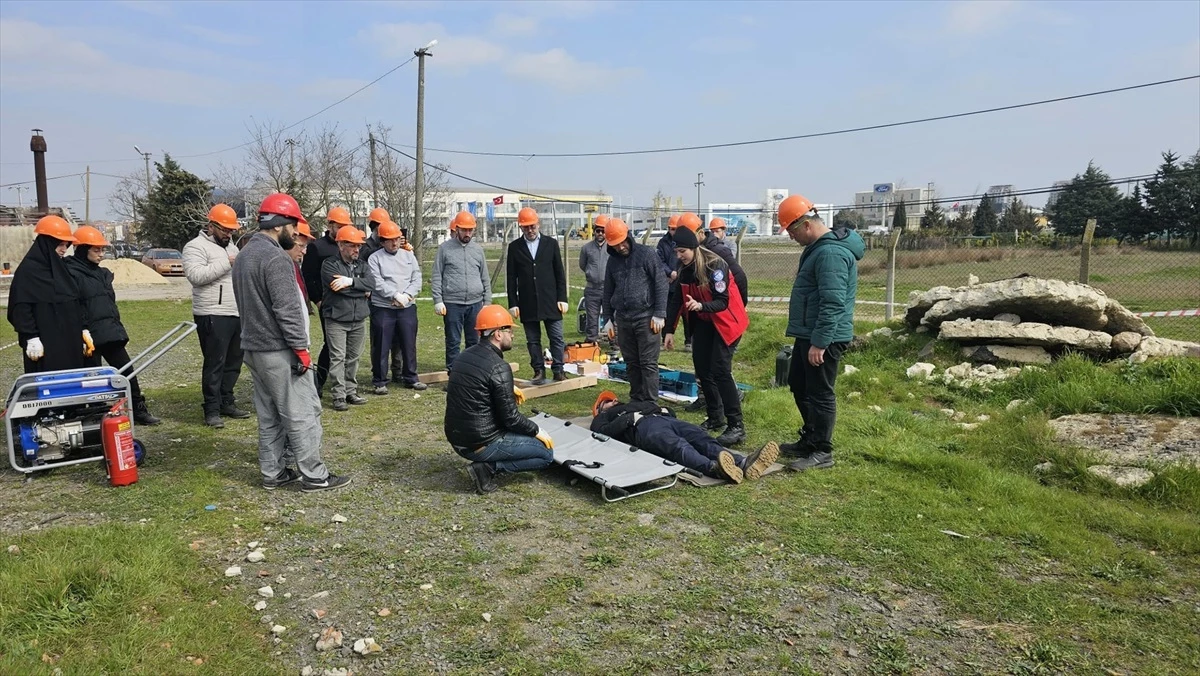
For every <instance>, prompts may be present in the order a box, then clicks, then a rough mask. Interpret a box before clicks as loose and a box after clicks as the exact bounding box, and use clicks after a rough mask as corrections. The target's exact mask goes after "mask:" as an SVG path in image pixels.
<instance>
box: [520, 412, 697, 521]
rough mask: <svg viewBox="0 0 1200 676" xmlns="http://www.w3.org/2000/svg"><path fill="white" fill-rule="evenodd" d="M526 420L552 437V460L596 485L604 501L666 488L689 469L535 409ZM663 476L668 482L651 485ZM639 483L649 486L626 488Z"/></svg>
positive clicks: (677, 481)
mask: <svg viewBox="0 0 1200 676" xmlns="http://www.w3.org/2000/svg"><path fill="white" fill-rule="evenodd" d="M529 419H530V420H532V421H533V422H535V423H537V425H538V426H539V427H541V428H542V430H544V431H545V432H546V433H547V434H549V435H550V436H551V438H553V439H554V462H555V463H556V464H558V465H562V466H563V467H566V468H567V469H569V470H571V471H572V472H574V473H576V474H578V475H579V476H582V477H583V478H585V479H587V480H589V481H592V482H594V483H597V484H599V485H600V496H601V497H602V498H604V501H605V502H617V501H620V500H627V499H629V498H633V497H637V496H639V495H645V494H647V493H653V492H655V491H661V490H666V489H668V488H671V487H673V486H675V485H676V484H677V483H679V473H680V472H692V470H690V469H688V468H686V467H684V466H683V465H680V464H678V463H676V462H672V461H670V460H666V459H664V458H661V457H659V456H657V455H654V454H653V453H649V452H647V451H643V450H642V449H640V448H638V447H636V446H631V445H629V444H624V443H621V442H620V441H617V440H616V439H613V438H611V437H608V436H605V435H603V434H600V433H599V432H593V431H591V430H590V429H588V428H586V427H583V426H581V425H577V424H575V423H573V422H571V421H569V420H562V419H561V418H556V417H554V416H552V415H550V414H549V413H543V412H541V411H538V410H537V409H534V411H533V415H532V416H530V418H529ZM663 479H670V482H669V483H665V484H662V485H651V482H655V481H659V480H663ZM641 485H647V486H649V487H648V488H644V489H642V490H636V491H631V490H629V488H630V487H632V486H641Z"/></svg>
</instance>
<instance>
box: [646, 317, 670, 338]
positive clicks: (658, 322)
mask: <svg viewBox="0 0 1200 676" xmlns="http://www.w3.org/2000/svg"><path fill="white" fill-rule="evenodd" d="M666 323H667V320H666V319H663V318H662V317H651V318H650V330H651V331H653V332H654V333H655V334H658V332H659V331H662V330H663V326H665V325H666Z"/></svg>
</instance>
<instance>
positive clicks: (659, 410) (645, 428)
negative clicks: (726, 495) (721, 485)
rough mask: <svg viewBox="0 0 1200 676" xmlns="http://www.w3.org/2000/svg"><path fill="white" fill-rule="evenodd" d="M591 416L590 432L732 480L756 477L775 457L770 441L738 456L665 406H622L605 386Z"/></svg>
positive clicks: (776, 452)
mask: <svg viewBox="0 0 1200 676" xmlns="http://www.w3.org/2000/svg"><path fill="white" fill-rule="evenodd" d="M592 415H593V416H594V418H593V419H592V425H591V430H592V431H593V432H598V433H600V434H603V435H605V436H607V437H611V438H613V439H616V440H617V441H620V442H622V443H626V444H631V445H633V446H637V447H638V448H640V449H642V450H643V451H646V452H648V453H653V454H654V455H657V456H659V457H660V458H666V459H667V460H670V461H672V462H677V463H679V464H680V465H683V466H684V467H687V468H689V469H694V470H696V471H697V472H700V473H702V474H704V475H705V476H710V477H713V478H715V479H727V480H729V481H732V482H733V483H735V484H740V483H742V480H743V479H751V480H754V479H758V478H760V477H761V476H762V475H763V472H765V471H766V469H767V468H768V467H770V466H771V463H773V462H775V459H776V458H778V457H779V445H778V444H776V443H775V442H774V441H771V442H768V443H767V444H766V445H765V446H763V447H762V448H760V449H758V450H757V451H755V452H753V453H751V454H750V455H740V454H738V453H734V452H733V451H731V450H729V449H728V448H724V447H722V446H721V444H718V443H717V441H716V439H713V438H712V437H710V436H709V435H708V433H707V432H705V431H704V430H703V429H701V428H700V426H699V425H693V424H692V423H690V422H686V421H683V420H679V419H678V418H676V417H675V413H674V412H673V411H672V410H671V409H669V408H666V407H660V406H659V405H658V404H656V403H654V402H652V401H632V402H630V403H628V404H622V403H621V402H620V401H619V400H618V399H617V395H616V394H614V393H613V392H609V391H607V390H605V391H604V392H601V393H600V396H599V397H596V403H595V404H594V405H593V406H592Z"/></svg>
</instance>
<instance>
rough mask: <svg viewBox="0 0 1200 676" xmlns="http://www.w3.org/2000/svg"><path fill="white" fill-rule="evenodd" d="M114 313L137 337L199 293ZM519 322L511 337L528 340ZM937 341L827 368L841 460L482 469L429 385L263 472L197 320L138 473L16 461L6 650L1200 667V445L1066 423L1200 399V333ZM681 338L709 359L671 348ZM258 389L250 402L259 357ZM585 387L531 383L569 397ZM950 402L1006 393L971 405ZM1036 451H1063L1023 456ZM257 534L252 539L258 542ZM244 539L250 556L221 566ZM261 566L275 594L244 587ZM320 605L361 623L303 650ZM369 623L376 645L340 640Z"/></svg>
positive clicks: (3, 612) (437, 665)
mask: <svg viewBox="0 0 1200 676" xmlns="http://www.w3.org/2000/svg"><path fill="white" fill-rule="evenodd" d="M976 274H979V273H976ZM981 276H982V275H981ZM421 312H422V315H421V322H422V324H421V326H422V330H421V341H420V358H421V360H422V367H423V368H422V370H435V369H438V368H441V366H442V364H441V329H440V322H439V321H437V318H435V317H434V316H433V315H432V312H431V310H430V308H429V307H428V304H426V305H425V306H423V307H422V309H421ZM122 313H123V315H124V317H125V318H126V323H127V325H128V328H129V330H130V334H131V335H132V336H133V343H134V346H137V345H145V344H147V343H148V342H149V341H150V340H152V339H153V338H154V337H156V336H157V335H159V334H161V333H162V332H163V331H165V330H166V329H167V328H169V327H170V326H171V325H173V324H174V323H176V322H179V321H182V320H185V319H187V318H188V316H189V313H190V305H189V304H188V303H186V302H182V303H167V302H139V303H125V304H123V306H122ZM783 325H784V319H783V318H782V317H774V316H770V317H768V316H761V315H756V316H755V318H754V325H753V327H752V329H751V334H750V335H749V336H748V337H747V338H746V340H745V341H744V342H743V345H742V346H741V348H740V349H739V351H738V353H737V357H736V363H735V368H736V370H737V377H738V379H739V380H740V381H742V382H746V383H750V384H752V385H754V386H755V388H756V390H755V391H754V392H752V393H750V395H749V396H748V397H747V402H746V414H747V425H748V427H749V430H750V433H751V441H750V443H748V444H746V446H747V447H753V446H755V445H757V444H760V443H762V442H764V441H766V440H768V439H780V440H787V439H789V438H790V437H791V435H794V434H795V429H796V427H797V425H798V422H799V421H798V417H797V415H796V413H795V409H794V406H793V404H792V402H791V398H790V395H789V394H788V393H787V392H786V391H783V390H779V389H773V388H769V387H767V385H768V384H769V382H770V380H771V378H772V374H773V371H774V366H773V361H774V356H775V353H776V351H777V350H778V349H779V346H780V345H781V344H782V343H783V341H784V339H783ZM5 328H6V329H7V327H5ZM572 328H573V322H569V326H568V338H569V339H570V338H571V336H572V334H573V331H572V330H571V329H572ZM869 328H872V327H871V326H870V325H863V326H861V327H860V329H869ZM8 340H10V339H8V338H5V339H3V340H0V343H4V342H7V341H8ZM516 342H517V345H518V347H517V349H516V350H514V352H513V353H511V355H512V357H511V358H510V360H511V361H518V362H522V363H524V362H526V359H527V357H526V355H525V353H524V351H523V349H522V347H523V346H521V337H520V335H519V334H518V337H517V340H516ZM922 345H923V341H922V340H921V337H920V336H916V337H910V338H904V339H902V340H886V341H883V342H881V343H876V344H870V345H868V346H867V347H866V348H864V349H861V350H858V351H855V352H852V353H850V354H849V355H847V357H846V359H845V362H846V363H849V364H853V365H855V366H857V367H858V368H859V369H860V371H859V372H858V373H856V374H854V375H851V376H846V377H843V378H841V379H840V380H839V382H838V392H839V406H840V411H839V423H838V432H837V437H836V442H837V446H838V449H839V450H838V453H837V456H838V465H837V467H836V468H834V469H833V470H830V471H826V472H820V473H816V474H811V473H810V474H803V475H800V474H788V473H785V474H780V475H773V476H770V477H767V478H765V479H763V480H762V481H760V482H756V483H752V484H746V485H742V486H738V487H718V488H708V489H696V488H691V487H684V486H681V487H677V488H675V489H672V490H669V491H663V492H659V493H655V494H652V495H650V496H646V497H641V498H636V499H633V500H630V501H627V502H621V503H615V504H611V505H609V504H604V503H603V502H602V501H601V500H600V499H599V497H598V491H597V490H596V488H595V487H594V486H592V485H590V484H586V483H577V482H572V481H571V475H569V474H567V473H564V472H561V471H557V470H555V471H548V472H544V473H540V474H536V475H522V476H519V477H517V478H515V479H514V480H512V481H511V482H509V483H508V484H507V485H506V486H505V487H504V488H503V490H501V491H500V492H499V493H497V494H493V495H490V496H486V497H479V496H475V495H473V494H472V493H471V492H470V490H469V489H470V485H469V482H468V480H467V478H466V476H465V474H464V473H463V471H462V468H463V466H464V464H465V463H464V462H463V461H462V460H461V459H459V458H458V457H457V456H456V455H454V454H453V452H451V450H450V449H449V448H448V447H447V445H446V443H445V441H444V439H443V438H442V432H441V423H442V417H443V414H444V395H443V394H442V393H441V392H440V391H437V390H433V389H431V390H430V391H428V392H426V393H424V394H423V396H421V397H420V398H416V397H414V393H413V392H411V391H407V390H399V391H393V392H392V393H391V394H389V395H388V396H387V397H371V401H370V403H369V404H368V405H366V406H362V407H356V408H354V409H353V410H351V411H350V412H348V413H344V414H339V413H335V412H333V411H330V410H328V409H327V410H326V411H325V412H324V414H323V423H324V428H325V437H324V448H325V458H326V460H327V461H328V462H329V464H330V466H331V467H332V468H333V470H334V471H336V472H340V473H349V474H351V475H353V476H354V479H355V483H354V484H353V485H352V486H351V487H350V488H349V489H348V490H346V491H342V492H339V493H334V494H327V495H321V494H318V495H304V494H301V493H299V492H296V491H291V490H286V489H285V490H280V491H275V492H266V491H263V490H262V489H260V488H259V487H258V486H257V480H258V468H257V460H256V455H255V425H254V421H253V419H251V420H247V421H231V422H230V423H229V424H228V426H227V427H226V428H225V429H224V430H221V431H215V430H211V429H209V428H206V427H204V426H203V425H202V416H201V411H200V406H199V398H200V393H199V387H198V385H197V384H196V375H195V374H196V373H197V372H198V370H199V364H200V360H199V350H198V348H197V346H196V343H195V340H194V339H189V340H188V341H185V343H184V344H183V345H181V346H180V348H178V349H177V350H176V351H175V352H173V353H172V354H171V356H170V357H169V358H168V359H166V360H164V362H163V363H161V364H159V365H156V366H155V367H153V368H152V369H151V370H150V371H148V372H147V373H146V377H145V383H144V385H145V387H147V388H148V391H149V396H150V401H151V404H152V407H153V410H154V411H155V412H156V413H157V414H159V415H161V416H162V417H163V418H164V419H165V421H166V422H165V424H163V425H162V426H160V427H156V428H143V429H141V430H139V433H138V436H139V438H141V439H143V440H144V441H145V442H146V444H147V446H148V448H149V450H150V455H149V459H148V462H147V464H146V466H144V467H143V468H142V471H141V480H140V481H139V482H138V483H137V484H136V485H134V486H132V487H128V488H121V489H116V488H111V487H109V486H107V484H106V481H105V479H104V476H103V471H102V470H101V469H100V468H99V467H98V466H95V465H85V466H81V467H77V468H67V469H63V470H56V471H54V472H52V473H50V474H49V475H44V476H38V477H37V478H35V479H34V480H33V481H31V482H28V483H25V482H23V481H22V480H21V479H20V478H19V477H18V476H17V475H16V474H15V473H12V472H9V473H6V474H5V475H4V476H3V477H2V478H0V545H2V546H3V548H5V549H7V548H9V547H10V546H14V545H15V546H16V547H18V548H19V553H11V552H10V553H5V552H4V551H0V673H14V674H15V673H21V674H42V673H44V674H50V673H52V672H53V671H54V670H55V669H61V670H62V672H63V673H65V674H85V673H86V674H94V673H146V674H175V673H184V674H193V673H195V674H202V673H212V674H232V673H236V674H285V673H290V674H295V673H297V672H298V670H299V668H300V667H302V666H305V665H311V666H314V667H316V668H317V673H318V674H319V673H321V669H323V668H334V667H348V668H350V669H351V670H353V671H354V672H355V673H380V674H382V673H435V672H436V673H462V674H482V673H497V672H500V671H503V672H505V673H514V674H533V673H584V674H601V673H603V674H610V673H627V674H642V673H663V674H678V673H684V674H691V673H731V674H732V673H737V674H744V673H821V674H824V673H839V672H841V673H932V672H955V673H1014V674H1034V673H1061V672H1078V673H1150V674H1186V673H1196V672H1197V671H1200V644H1197V642H1196V640H1195V637H1196V636H1197V635H1198V634H1200V594H1198V593H1197V590H1198V589H1200V520H1197V518H1196V515H1197V513H1200V472H1198V471H1196V470H1194V469H1183V468H1159V469H1160V471H1159V473H1158V476H1157V477H1156V478H1155V479H1154V480H1153V481H1152V482H1151V483H1149V484H1147V485H1146V486H1143V487H1141V488H1138V489H1122V488H1117V487H1115V486H1113V485H1111V484H1107V483H1105V482H1103V481H1101V480H1099V479H1096V478H1094V477H1092V476H1091V475H1089V474H1087V473H1086V472H1085V471H1084V469H1085V467H1086V466H1087V465H1088V464H1089V463H1088V456H1087V454H1086V453H1085V452H1083V451H1082V450H1080V449H1076V448H1071V447H1066V446H1062V445H1060V444H1057V443H1055V442H1054V441H1053V440H1052V438H1051V436H1050V434H1049V431H1048V428H1047V426H1046V421H1047V419H1049V418H1051V417H1054V416H1058V415H1061V414H1065V413H1074V412H1089V411H1106V412H1111V411H1130V412H1162V413H1168V414H1175V415H1193V416H1194V415H1200V362H1197V361H1164V362H1156V363H1149V364H1146V365H1142V366H1129V365H1123V364H1122V365H1108V366H1099V365H1096V364H1093V363H1090V362H1087V361H1085V360H1083V359H1078V358H1070V359H1067V360H1064V361H1060V362H1058V363H1056V364H1054V365H1053V366H1052V367H1051V368H1050V369H1048V370H1047V371H1045V372H1042V373H1026V374H1024V375H1022V376H1021V377H1020V378H1018V379H1016V380H1015V381H1013V382H1010V383H1006V384H1003V385H1001V386H999V387H997V388H996V389H995V391H994V392H992V393H990V394H981V393H975V392H964V391H961V390H951V389H948V388H946V387H945V386H942V385H940V384H933V383H912V382H910V381H907V380H906V379H905V378H904V376H903V370H904V368H905V367H907V366H908V365H909V364H911V363H912V362H913V361H914V357H915V354H916V352H917V350H918V349H919V348H920V347H921V346H922ZM955 357H956V355H954V354H953V353H952V352H951V351H950V350H948V349H947V350H945V351H940V352H938V353H936V354H935V355H934V361H936V362H937V363H939V364H940V365H943V366H944V365H948V364H950V363H954V362H955V361H957V360H956V358H955ZM664 362H665V363H667V364H670V365H675V366H680V367H684V368H690V367H689V366H688V364H689V363H690V357H689V356H688V355H685V354H683V353H664ZM363 366H364V368H362V369H360V371H359V373H360V378H362V377H363V374H364V371H365V366H366V364H365V361H364V365H363ZM19 368H20V361H19V355H18V354H17V353H16V350H15V349H10V350H5V351H2V352H0V383H8V382H11V379H12V378H13V377H14V376H15V374H16V373H17V372H18V370H19ZM521 373H522V374H528V373H529V367H528V365H527V364H524V365H523V366H522V368H521ZM615 389H617V390H618V392H622V391H623V388H620V387H617V388H615ZM851 392H859V393H861V394H860V396H857V397H854V398H850V396H849V394H850V393H851ZM238 394H239V398H240V400H241V401H242V402H243V403H245V404H248V403H249V401H250V379H249V374H248V373H244V374H243V377H242V380H241V381H240V383H239V385H238ZM594 397H595V390H582V391H577V392H571V393H567V394H563V395H559V396H556V397H552V398H548V399H542V400H536V405H538V406H539V407H542V408H544V409H545V410H547V411H549V412H551V413H554V414H556V415H561V416H574V415H579V414H581V413H583V412H584V411H585V410H586V409H587V408H588V407H590V404H591V400H592V399H593V398H594ZM1018 398H1019V399H1025V400H1027V402H1028V404H1027V405H1026V406H1023V407H1021V408H1018V409H1016V410H1014V411H1007V410H1006V404H1007V403H1008V402H1009V401H1010V400H1012V399H1018ZM530 403H531V404H534V403H535V402H530ZM872 405H875V406H879V407H881V408H882V411H881V412H875V411H873V410H872V409H870V408H869V407H870V406H872ZM944 407H951V408H954V409H956V410H961V411H965V412H966V413H967V414H968V415H969V416H971V417H975V416H978V415H981V414H986V415H990V416H991V419H990V420H989V421H987V422H984V423H983V424H982V425H981V426H980V427H979V428H978V429H977V430H974V431H970V432H968V431H964V430H962V429H959V428H958V427H957V426H956V425H955V424H954V423H953V422H951V421H950V420H947V419H946V418H945V416H943V415H942V414H940V413H939V412H938V409H940V408H944ZM528 408H529V407H528V406H527V407H526V409H528ZM684 415H685V417H687V418H688V419H691V420H693V421H694V422H698V421H699V417H698V416H695V415H692V414H684ZM1044 461H1053V462H1054V463H1055V469H1054V471H1052V472H1050V473H1048V474H1035V472H1034V470H1033V467H1034V465H1036V464H1038V463H1041V462H1044ZM206 505H212V506H215V508H216V509H215V510H212V511H209V510H206V509H205V507H206ZM335 513H336V514H342V515H345V516H346V517H347V519H348V521H347V522H346V523H344V524H337V523H333V522H331V516H332V515H334V514H335ZM943 530H952V531H955V532H957V533H960V534H963V535H966V536H968V538H966V539H963V538H957V537H951V536H947V535H945V534H943V533H942V532H941V531H943ZM249 541H260V542H261V543H262V547H263V549H264V552H265V554H266V560H265V561H264V562H262V563H259V564H250V563H247V562H245V561H243V560H242V559H243V558H244V556H245V553H246V551H247V544H246V543H247V542H249ZM235 563H240V565H241V567H242V569H243V571H244V574H243V575H242V576H241V577H235V578H226V577H224V575H223V571H224V570H225V568H226V567H227V566H230V565H232V564H235ZM260 570H261V571H262V573H263V574H262V576H261V577H259V575H260ZM266 584H270V585H271V586H272V587H273V591H274V598H272V599H269V600H267V607H266V609H265V610H263V611H255V610H254V609H253V608H252V606H253V605H254V604H255V603H256V602H257V601H259V600H260V597H259V596H258V595H257V594H256V592H255V590H256V589H257V588H258V587H260V586H263V585H266ZM427 584H428V585H432V587H430V588H428V589H423V588H422V586H423V585H427ZM323 592H327V594H325V595H322V593H323ZM384 608H386V609H387V610H388V612H387V613H386V614H381V613H380V610H381V609H384ZM314 610H321V611H324V613H325V615H324V617H323V619H317V618H316V617H315V616H314V614H313V611H314ZM484 613H488V614H489V615H488V617H489V618H490V621H489V620H486V619H484ZM275 624H278V625H281V626H283V627H285V630H284V631H283V633H282V634H280V635H279V636H277V637H276V636H274V635H273V634H272V633H271V631H270V630H271V627H272V625H275ZM326 625H332V626H337V627H338V628H340V629H341V630H342V631H343V632H344V633H345V639H346V646H347V648H346V649H344V650H342V651H337V650H335V651H331V652H325V653H316V652H315V651H314V649H313V644H314V639H313V635H314V634H315V633H317V632H319V631H320V630H321V627H323V626H326ZM365 636H372V637H374V638H375V639H376V640H377V641H379V642H380V643H381V644H382V645H383V646H384V652H383V653H381V654H379V655H376V656H374V657H371V658H369V659H365V658H360V657H358V656H355V655H351V654H348V646H349V645H350V644H351V643H352V642H353V641H354V640H355V639H357V638H361V637H365Z"/></svg>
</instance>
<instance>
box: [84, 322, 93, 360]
mask: <svg viewBox="0 0 1200 676" xmlns="http://www.w3.org/2000/svg"><path fill="white" fill-rule="evenodd" d="M95 352H96V344H95V343H93V342H92V332H91V331H88V330H87V329H84V330H83V356H85V357H90V356H92V355H93V354H95Z"/></svg>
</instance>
